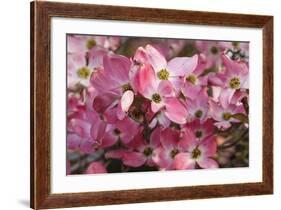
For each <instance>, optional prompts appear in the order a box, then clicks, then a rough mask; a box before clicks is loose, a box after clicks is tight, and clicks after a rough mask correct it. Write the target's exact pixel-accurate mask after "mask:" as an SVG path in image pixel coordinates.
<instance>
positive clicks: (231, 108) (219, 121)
mask: <svg viewBox="0 0 281 210" xmlns="http://www.w3.org/2000/svg"><path fill="white" fill-rule="evenodd" d="M209 104H210V116H211V117H212V118H213V119H214V120H215V121H216V122H215V123H214V125H215V126H217V127H218V128H220V129H227V128H229V127H230V126H231V123H232V122H233V123H237V122H240V121H239V120H237V119H235V118H233V117H232V116H233V115H234V114H237V113H245V110H244V107H243V105H242V104H241V105H234V104H230V103H221V104H219V103H216V102H214V101H213V100H210V101H209Z"/></svg>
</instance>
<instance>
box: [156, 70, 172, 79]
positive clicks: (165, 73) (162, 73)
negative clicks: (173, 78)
mask: <svg viewBox="0 0 281 210" xmlns="http://www.w3.org/2000/svg"><path fill="white" fill-rule="evenodd" d="M169 75H170V74H169V72H168V71H167V69H162V70H160V71H159V72H158V73H157V76H158V78H159V79H160V80H168V79H169Z"/></svg>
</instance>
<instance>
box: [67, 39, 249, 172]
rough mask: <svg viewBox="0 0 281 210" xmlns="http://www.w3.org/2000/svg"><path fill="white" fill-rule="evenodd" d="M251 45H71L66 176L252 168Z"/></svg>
mask: <svg viewBox="0 0 281 210" xmlns="http://www.w3.org/2000/svg"><path fill="white" fill-rule="evenodd" d="M248 56H249V43H243V42H237V41H229V42H226V41H207V40H206V41H204V40H178V39H157V38H138V37H113V36H90V35H68V36H67V94H68V95H67V163H66V165H67V174H95V173H116V172H119V173H121V172H135V171H157V170H161V171H163V170H188V169H206V168H210V169H211V168H228V167H248V164H249V163H248V161H249V137H248V135H249V129H248V127H249V125H248V113H249V106H248V98H249V64H248V60H249V57H248Z"/></svg>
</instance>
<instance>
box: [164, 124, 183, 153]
mask: <svg viewBox="0 0 281 210" xmlns="http://www.w3.org/2000/svg"><path fill="white" fill-rule="evenodd" d="M179 135H180V133H179V132H178V131H177V130H175V129H172V128H166V129H165V130H163V131H162V132H161V144H162V146H163V147H164V148H165V149H172V148H174V147H176V145H177V143H178V142H179V140H180V136H179Z"/></svg>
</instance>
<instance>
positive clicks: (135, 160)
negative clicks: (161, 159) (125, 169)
mask: <svg viewBox="0 0 281 210" xmlns="http://www.w3.org/2000/svg"><path fill="white" fill-rule="evenodd" d="M122 160H123V163H124V164H125V165H127V166H132V167H140V166H142V165H143V164H144V163H145V162H146V157H145V156H144V154H142V153H139V152H128V153H126V154H124V155H123V158H122Z"/></svg>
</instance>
